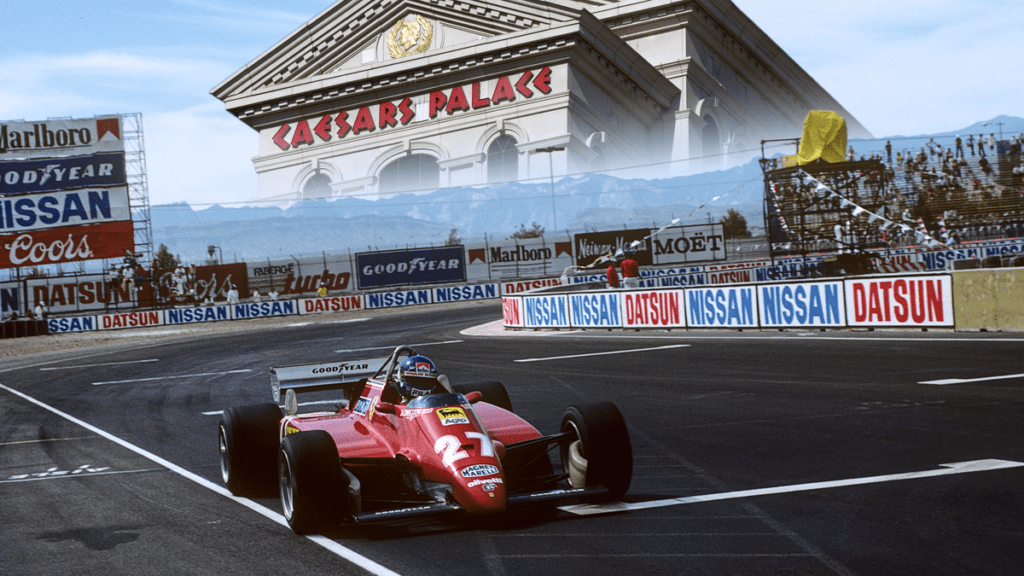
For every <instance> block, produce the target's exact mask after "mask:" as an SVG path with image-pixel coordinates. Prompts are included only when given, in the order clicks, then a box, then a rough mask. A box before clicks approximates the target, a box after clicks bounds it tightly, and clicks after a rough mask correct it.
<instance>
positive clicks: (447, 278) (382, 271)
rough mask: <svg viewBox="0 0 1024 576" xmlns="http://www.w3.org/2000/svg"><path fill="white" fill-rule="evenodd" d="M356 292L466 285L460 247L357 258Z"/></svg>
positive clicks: (376, 254)
mask: <svg viewBox="0 0 1024 576" xmlns="http://www.w3.org/2000/svg"><path fill="white" fill-rule="evenodd" d="M356 267H357V268H358V269H359V289H360V290H366V289H368V288H383V287H386V286H403V285H410V284H439V283H443V282H465V281H466V266H465V254H464V251H463V247H462V246H445V247H442V248H426V249H419V250H394V251H391V252H364V253H361V254H356Z"/></svg>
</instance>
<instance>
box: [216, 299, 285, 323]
mask: <svg viewBox="0 0 1024 576" xmlns="http://www.w3.org/2000/svg"><path fill="white" fill-rule="evenodd" d="M230 308H231V319H232V320H246V319H250V318H269V317H271V316H292V315H295V314H298V307H297V306H296V305H295V300H284V301H281V302H260V303H255V302H253V303H249V304H234V305H232V306H231V307H230Z"/></svg>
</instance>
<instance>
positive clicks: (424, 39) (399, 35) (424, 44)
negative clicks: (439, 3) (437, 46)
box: [388, 15, 434, 58]
mask: <svg viewBox="0 0 1024 576" xmlns="http://www.w3.org/2000/svg"><path fill="white" fill-rule="evenodd" d="M415 17H416V20H415V21H413V20H409V21H406V19H405V18H399V19H398V22H396V23H395V25H394V27H392V28H391V31H390V32H388V51H389V52H391V57H392V58H401V57H403V56H412V55H413V54H422V53H424V52H426V51H427V48H430V39H431V38H432V37H433V36H434V27H433V26H431V25H430V22H427V19H426V18H424V17H422V16H420V15H415Z"/></svg>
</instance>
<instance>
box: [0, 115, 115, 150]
mask: <svg viewBox="0 0 1024 576" xmlns="http://www.w3.org/2000/svg"><path fill="white" fill-rule="evenodd" d="M123 151H124V142H123V141H122V140H121V117H120V116H108V117H104V118H90V119H87V120H74V119H68V120H42V121H38V122H4V123H0V160H11V159H29V158H48V157H54V156H75V155H80V154H93V153H96V152H123Z"/></svg>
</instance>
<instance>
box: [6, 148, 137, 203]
mask: <svg viewBox="0 0 1024 576" xmlns="http://www.w3.org/2000/svg"><path fill="white" fill-rule="evenodd" d="M127 184H128V179H127V176H126V175H125V167H124V153H123V152H120V153H106V154H93V155H91V156H70V157H67V158H49V159H46V160H26V161H24V162H0V196H10V195H13V194H35V193H41V192H56V191H58V190H67V189H70V188H85V187H104V188H105V187H110V186H124V185H127Z"/></svg>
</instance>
